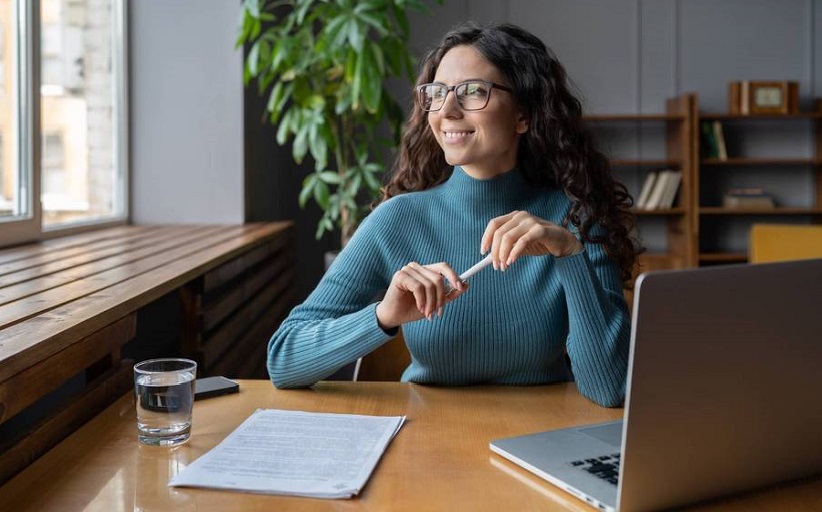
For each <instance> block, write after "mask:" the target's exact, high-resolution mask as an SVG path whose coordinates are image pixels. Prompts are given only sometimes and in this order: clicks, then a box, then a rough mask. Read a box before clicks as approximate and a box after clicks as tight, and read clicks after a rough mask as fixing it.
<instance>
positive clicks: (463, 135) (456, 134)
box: [445, 132, 471, 139]
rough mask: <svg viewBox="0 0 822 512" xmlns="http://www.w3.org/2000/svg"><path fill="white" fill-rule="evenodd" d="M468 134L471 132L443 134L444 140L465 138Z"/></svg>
mask: <svg viewBox="0 0 822 512" xmlns="http://www.w3.org/2000/svg"><path fill="white" fill-rule="evenodd" d="M469 133H471V132H445V138H446V139H453V138H456V137H465V136H466V135H468V134H469Z"/></svg>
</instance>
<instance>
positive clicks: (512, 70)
mask: <svg viewBox="0 0 822 512" xmlns="http://www.w3.org/2000/svg"><path fill="white" fill-rule="evenodd" d="M461 45H470V46H473V47H474V48H476V49H477V50H478V51H479V52H480V53H481V54H482V55H483V57H485V58H486V59H487V60H488V61H489V62H491V63H492V64H493V65H494V66H496V68H497V69H498V70H499V71H500V72H501V73H502V75H503V76H504V77H505V78H506V79H507V83H508V85H509V87H511V88H513V90H514V97H515V99H516V101H517V103H518V105H519V107H520V108H521V109H522V112H523V113H524V115H525V117H526V118H527V119H528V121H529V128H528V131H527V132H526V133H525V134H524V135H523V136H522V137H521V138H520V142H519V149H518V153H517V167H518V168H519V169H521V170H522V172H523V174H524V175H525V178H526V180H527V181H528V182H529V183H531V184H533V185H534V186H538V187H546V188H561V189H562V190H563V191H564V192H565V194H566V195H567V196H568V197H569V198H570V199H571V201H572V206H571V209H570V210H569V212H568V214H567V216H566V218H565V219H564V220H563V225H564V226H565V227H566V228H567V227H568V224H569V223H570V224H572V225H574V226H576V227H577V229H578V230H579V233H580V236H581V237H582V240H584V241H589V242H594V243H601V244H604V246H605V250H606V252H607V253H608V254H609V255H610V256H611V257H612V258H614V259H615V260H616V261H617V262H618V263H619V266H620V269H621V273H622V279H623V282H624V283H625V285H626V287H627V286H629V283H630V280H631V273H632V270H633V267H634V263H635V260H636V256H637V255H638V254H640V253H641V252H642V249H641V248H640V247H639V245H638V244H637V241H636V239H635V238H634V237H633V236H632V234H631V231H632V229H633V226H634V223H635V221H636V219H635V217H634V215H633V213H631V210H630V207H631V206H632V205H633V199H632V198H631V196H630V194H628V191H627V189H626V188H625V186H624V185H623V184H622V183H619V182H617V181H616V180H615V179H614V176H613V173H612V171H611V166H610V163H609V161H608V158H607V157H606V156H605V155H604V154H603V153H602V152H600V151H598V150H597V149H596V148H595V147H594V143H593V137H592V134H591V132H590V130H589V129H588V128H587V127H586V126H585V123H584V122H583V120H582V106H581V104H580V102H579V100H578V99H577V98H576V97H575V96H574V95H573V94H572V93H571V91H570V90H569V89H570V88H569V85H568V78H567V75H566V73H565V69H564V68H563V67H562V65H561V64H560V63H559V61H557V59H556V57H555V56H554V55H553V53H552V52H551V51H550V50H549V49H548V48H547V47H546V46H545V44H544V43H543V42H542V41H541V40H540V39H539V38H538V37H536V36H534V35H533V34H531V33H529V32H527V31H526V30H523V29H522V28H520V27H517V26H515V25H511V24H493V25H477V24H474V23H468V24H465V25H462V26H459V27H457V28H455V29H453V30H451V31H450V32H448V33H447V34H446V35H445V37H444V38H443V39H442V41H441V42H440V43H439V45H438V46H437V47H436V48H434V49H433V50H431V51H430V52H429V53H428V54H427V55H426V56H425V58H424V59H423V60H422V63H421V69H420V72H419V76H418V78H417V85H421V84H424V83H429V82H432V81H433V80H434V76H435V74H436V72H437V67H438V66H439V64H440V62H441V60H442V58H443V56H444V55H445V54H446V53H447V52H448V51H449V50H451V49H452V48H454V47H455V46H461ZM427 116H428V113H427V112H425V111H423V110H422V108H420V106H419V105H418V104H416V102H415V105H414V108H413V110H412V112H411V115H410V117H409V119H408V122H407V125H406V127H405V131H404V133H403V136H402V140H401V143H400V152H399V155H398V157H397V160H396V162H395V164H394V168H393V170H392V173H391V175H390V178H389V180H388V183H387V185H386V186H385V187H384V188H383V191H382V192H383V194H382V198H381V201H385V200H386V199H388V198H390V197H393V196H395V195H398V194H402V193H405V192H411V191H418V190H425V189H428V188H431V187H434V186H436V185H438V184H440V183H442V182H444V181H445V180H447V179H448V178H449V177H450V175H451V172H452V170H453V167H452V166H450V165H448V163H447V162H446V161H445V156H444V154H443V151H442V149H441V148H440V147H439V145H438V144H437V141H436V139H435V138H434V135H433V133H432V132H431V130H430V128H429V126H428V117H427ZM597 223H598V224H599V225H601V226H602V227H603V228H604V231H605V235H604V236H594V235H592V234H591V232H590V231H591V227H592V226H593V225H594V224H597Z"/></svg>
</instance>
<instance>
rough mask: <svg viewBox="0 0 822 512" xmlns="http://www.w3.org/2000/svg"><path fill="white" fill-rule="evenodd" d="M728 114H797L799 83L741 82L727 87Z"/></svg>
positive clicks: (735, 82) (732, 83)
mask: <svg viewBox="0 0 822 512" xmlns="http://www.w3.org/2000/svg"><path fill="white" fill-rule="evenodd" d="M728 112H729V113H731V114H735V115H755V114H773V115H790V114H798V113H799V82H791V81H763V80H741V81H734V82H730V84H729V85H728Z"/></svg>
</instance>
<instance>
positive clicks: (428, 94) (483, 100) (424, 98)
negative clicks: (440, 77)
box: [420, 82, 491, 111]
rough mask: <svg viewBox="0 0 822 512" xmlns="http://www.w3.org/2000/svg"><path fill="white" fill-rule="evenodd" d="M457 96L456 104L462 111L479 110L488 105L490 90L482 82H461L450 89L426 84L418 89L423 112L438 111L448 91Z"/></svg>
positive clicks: (444, 86) (439, 85)
mask: <svg viewBox="0 0 822 512" xmlns="http://www.w3.org/2000/svg"><path fill="white" fill-rule="evenodd" d="M449 90H453V91H454V94H456V95H457V103H459V106H460V107H461V108H462V109H463V110H481V109H483V108H485V105H487V104H488V98H489V96H490V92H491V88H490V87H489V86H487V85H486V84H484V83H483V82H463V83H460V84H457V85H455V86H452V87H448V86H446V85H443V84H427V85H425V86H423V87H421V88H420V103H421V104H422V108H423V110H428V111H432V110H439V109H441V108H442V106H443V104H444V103H445V98H446V97H447V96H448V91H449Z"/></svg>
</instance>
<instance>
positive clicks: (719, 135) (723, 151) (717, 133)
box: [713, 121, 728, 160]
mask: <svg viewBox="0 0 822 512" xmlns="http://www.w3.org/2000/svg"><path fill="white" fill-rule="evenodd" d="M713 132H714V140H715V141H716V158H718V159H720V160H727V159H728V148H727V146H726V145H725V132H724V130H723V129H722V123H720V122H719V121H714V122H713Z"/></svg>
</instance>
